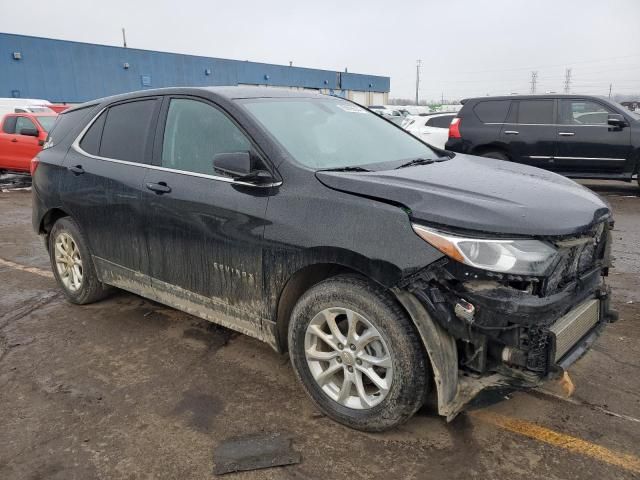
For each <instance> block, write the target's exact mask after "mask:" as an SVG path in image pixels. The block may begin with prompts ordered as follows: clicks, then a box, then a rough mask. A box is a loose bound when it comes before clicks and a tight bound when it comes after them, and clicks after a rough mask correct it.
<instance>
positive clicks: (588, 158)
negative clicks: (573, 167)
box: [529, 155, 627, 162]
mask: <svg viewBox="0 0 640 480" xmlns="http://www.w3.org/2000/svg"><path fill="white" fill-rule="evenodd" d="M529 158H533V159H536V160H544V159H547V160H551V159H554V160H615V161H617V162H626V161H627V159H626V158H610V157H554V156H547V155H529Z"/></svg>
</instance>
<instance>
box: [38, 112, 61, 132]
mask: <svg viewBox="0 0 640 480" xmlns="http://www.w3.org/2000/svg"><path fill="white" fill-rule="evenodd" d="M36 118H37V119H38V123H39V124H40V125H41V126H42V129H43V130H44V131H45V132H48V131H49V130H51V127H53V124H54V123H56V118H58V117H57V116H55V115H47V116H44V115H38V116H36Z"/></svg>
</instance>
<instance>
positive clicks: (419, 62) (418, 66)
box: [416, 60, 422, 105]
mask: <svg viewBox="0 0 640 480" xmlns="http://www.w3.org/2000/svg"><path fill="white" fill-rule="evenodd" d="M421 65H422V60H418V61H417V62H416V105H418V89H419V88H420V66H421Z"/></svg>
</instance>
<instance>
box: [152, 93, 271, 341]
mask: <svg viewBox="0 0 640 480" xmlns="http://www.w3.org/2000/svg"><path fill="white" fill-rule="evenodd" d="M161 118H164V119H166V120H165V121H164V125H162V124H161V125H160V126H159V128H158V135H157V140H156V152H157V154H156V158H155V159H154V164H155V165H156V166H155V167H151V168H150V169H149V172H148V174H147V177H146V179H145V185H146V187H147V191H146V193H145V195H144V203H145V204H146V207H147V218H148V225H149V236H148V240H149V252H150V256H151V257H150V261H151V275H152V284H153V285H154V287H156V288H157V290H158V292H157V298H168V299H169V303H171V304H173V305H176V306H178V307H179V308H181V309H183V310H186V311H189V312H190V313H194V314H196V315H199V316H201V317H203V318H208V319H211V320H214V321H216V322H217V323H221V324H223V325H227V326H231V327H233V328H235V329H237V330H240V331H242V332H244V333H248V334H252V335H256V332H258V331H259V330H260V329H261V328H262V326H261V321H260V318H261V317H263V316H264V315H263V314H264V310H265V307H264V301H263V295H262V285H263V279H262V238H263V231H264V214H265V210H266V208H267V201H268V197H267V196H266V194H265V189H263V188H260V187H252V186H246V185H244V186H243V185H240V184H238V183H236V182H234V181H232V179H231V178H229V177H225V176H221V175H220V174H217V173H215V172H214V170H213V157H214V156H215V155H216V154H218V153H231V152H251V154H252V155H253V156H254V157H256V158H257V157H258V156H259V155H258V154H257V152H256V148H255V147H254V146H253V145H252V142H251V141H250V140H249V137H248V136H247V135H246V134H245V133H244V132H243V131H242V130H241V129H240V128H239V127H238V126H237V125H236V124H235V123H234V121H233V120H232V119H231V118H230V117H229V116H228V115H227V114H226V113H225V112H223V111H222V110H220V109H219V108H217V107H216V106H215V105H213V104H211V103H208V102H206V101H204V100H199V99H195V98H190V97H171V98H167V99H166V100H165V102H164V105H163V114H162V115H161ZM161 122H162V120H161ZM257 161H263V160H261V159H260V160H257ZM163 295H164V297H163ZM212 311H216V312H219V314H216V316H215V318H212V317H211V312H212ZM225 314H227V315H225ZM225 319H227V320H228V319H232V320H230V322H231V323H228V324H227V323H226V322H225Z"/></svg>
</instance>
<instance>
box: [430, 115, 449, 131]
mask: <svg viewBox="0 0 640 480" xmlns="http://www.w3.org/2000/svg"><path fill="white" fill-rule="evenodd" d="M454 117H455V115H443V116H441V117H432V118H430V119H429V120H427V123H426V124H425V125H426V126H427V127H435V128H449V125H451V120H452V119H453V118H454Z"/></svg>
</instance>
